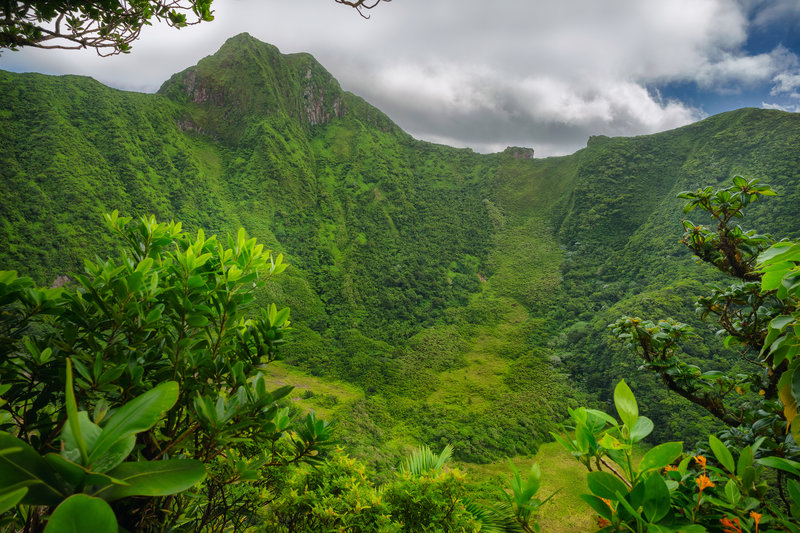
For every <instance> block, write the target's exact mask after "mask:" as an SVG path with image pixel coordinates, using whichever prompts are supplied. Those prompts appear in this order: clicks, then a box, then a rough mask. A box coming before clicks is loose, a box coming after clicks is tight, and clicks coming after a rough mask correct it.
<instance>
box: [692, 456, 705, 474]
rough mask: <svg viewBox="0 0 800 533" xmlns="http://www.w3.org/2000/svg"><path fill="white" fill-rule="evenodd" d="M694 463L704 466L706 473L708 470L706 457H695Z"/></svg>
mask: <svg viewBox="0 0 800 533" xmlns="http://www.w3.org/2000/svg"><path fill="white" fill-rule="evenodd" d="M694 462H695V463H697V464H698V465H700V466H702V467H703V471H705V469H706V458H705V457H703V456H702V455H695V457H694Z"/></svg>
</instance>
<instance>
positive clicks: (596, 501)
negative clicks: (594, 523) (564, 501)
mask: <svg viewBox="0 0 800 533" xmlns="http://www.w3.org/2000/svg"><path fill="white" fill-rule="evenodd" d="M581 500H583V501H585V502H586V503H587V504H589V507H591V508H592V509H594V512H596V513H597V514H599V515H600V516H602V517H603V518H605V519H606V520H611V516H612V515H613V511H612V509H611V507H609V506H608V504H607V503H606V502H604V501H603V500H601V499H600V498H598V497H597V496H592V495H591V494H581Z"/></svg>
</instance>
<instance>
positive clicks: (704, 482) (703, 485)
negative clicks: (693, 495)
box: [695, 474, 716, 509]
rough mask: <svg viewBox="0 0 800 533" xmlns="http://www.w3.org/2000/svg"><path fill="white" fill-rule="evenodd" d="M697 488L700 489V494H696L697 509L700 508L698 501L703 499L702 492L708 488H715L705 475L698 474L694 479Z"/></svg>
mask: <svg viewBox="0 0 800 533" xmlns="http://www.w3.org/2000/svg"><path fill="white" fill-rule="evenodd" d="M695 482H696V483H697V486H698V487H700V492H699V493H698V494H697V509H699V508H700V499H701V498H702V497H703V490H705V489H707V488H709V487H715V486H716V485H714V483H713V482H712V481H711V480H710V479H709V478H708V476H707V475H705V474H700V475H699V476H697V479H695Z"/></svg>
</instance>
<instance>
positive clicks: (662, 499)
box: [643, 472, 670, 522]
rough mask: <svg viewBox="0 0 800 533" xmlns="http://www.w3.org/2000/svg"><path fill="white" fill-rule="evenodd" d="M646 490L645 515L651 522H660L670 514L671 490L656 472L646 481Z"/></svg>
mask: <svg viewBox="0 0 800 533" xmlns="http://www.w3.org/2000/svg"><path fill="white" fill-rule="evenodd" d="M644 488H645V500H644V505H643V508H644V509H643V510H644V515H645V516H646V517H647V518H648V520H650V521H651V522H658V521H659V520H661V519H662V518H664V517H665V516H667V513H669V509H670V496H669V488H667V484H666V483H664V480H663V479H662V478H661V476H660V475H659V474H658V472H654V473H653V474H651V475H650V476H649V477H648V478H647V480H645V482H644Z"/></svg>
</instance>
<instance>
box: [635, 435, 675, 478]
mask: <svg viewBox="0 0 800 533" xmlns="http://www.w3.org/2000/svg"><path fill="white" fill-rule="evenodd" d="M682 453H683V443H682V442H665V443H664V444H659V445H658V446H655V447H653V448H651V449H649V450H648V451H647V453H646V454H644V457H642V460H641V461H640V462H639V474H643V473H645V472H647V471H649V470H658V469H661V468H664V467H665V466H667V465H668V464H671V463H672V462H673V461H674V460H675V459H677V458H678V457H680V456H681V454H682Z"/></svg>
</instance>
